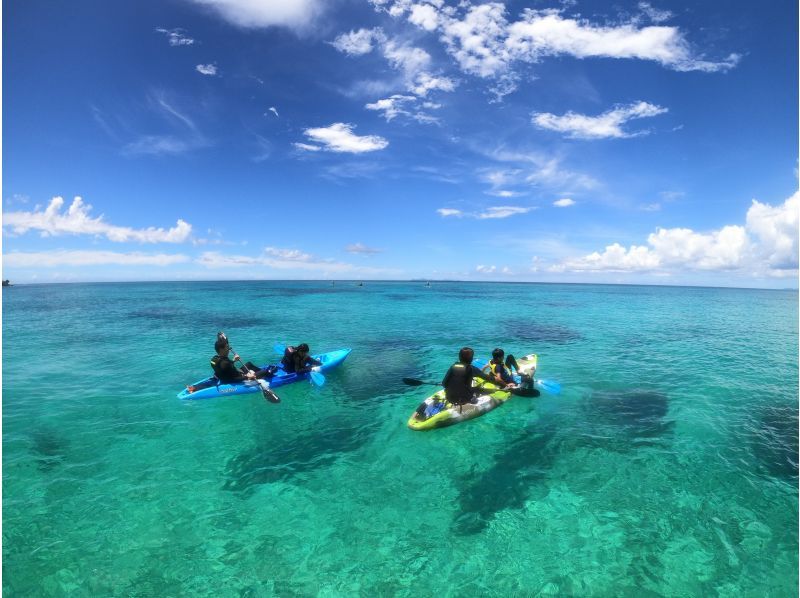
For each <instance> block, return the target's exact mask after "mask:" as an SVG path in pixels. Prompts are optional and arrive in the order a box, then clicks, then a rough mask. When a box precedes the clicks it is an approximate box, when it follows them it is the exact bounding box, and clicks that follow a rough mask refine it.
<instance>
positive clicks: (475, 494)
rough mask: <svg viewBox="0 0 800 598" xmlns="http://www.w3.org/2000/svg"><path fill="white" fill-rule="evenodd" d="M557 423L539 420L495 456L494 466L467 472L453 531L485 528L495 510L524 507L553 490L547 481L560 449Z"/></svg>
mask: <svg viewBox="0 0 800 598" xmlns="http://www.w3.org/2000/svg"><path fill="white" fill-rule="evenodd" d="M556 432H557V426H556V425H555V424H549V425H548V424H542V423H541V422H540V423H539V424H537V426H536V427H535V428H530V429H528V430H526V431H525V432H524V433H523V434H522V435H520V436H518V437H517V438H516V439H515V440H513V441H512V442H511V443H510V444H509V445H508V448H507V450H505V451H504V452H502V453H500V454H499V455H496V456H495V457H494V463H493V464H492V466H491V467H490V468H489V469H487V470H485V471H481V472H479V473H477V474H475V475H472V476H467V477H466V478H465V482H466V483H465V484H464V486H463V488H462V489H461V492H460V494H459V498H458V504H459V507H460V509H459V511H458V512H457V513H456V515H455V517H454V520H453V523H452V530H453V533H455V534H456V535H459V536H469V535H473V534H478V533H480V532H482V531H483V530H484V529H486V527H487V526H488V525H489V522H490V521H491V519H492V517H494V515H495V513H498V512H500V511H504V510H507V509H523V508H524V507H525V503H526V501H528V500H529V499H531V498H535V497H536V496H535V495H536V493H537V492H538V493H540V494H541V498H544V496H546V495H547V493H548V492H549V489H548V487H547V486H546V485H545V484H544V483H543V481H544V480H545V478H546V477H547V475H548V473H549V471H550V469H551V468H552V466H553V464H554V463H555V460H556V458H557V454H558V451H559V442H558V440H557V438H556Z"/></svg>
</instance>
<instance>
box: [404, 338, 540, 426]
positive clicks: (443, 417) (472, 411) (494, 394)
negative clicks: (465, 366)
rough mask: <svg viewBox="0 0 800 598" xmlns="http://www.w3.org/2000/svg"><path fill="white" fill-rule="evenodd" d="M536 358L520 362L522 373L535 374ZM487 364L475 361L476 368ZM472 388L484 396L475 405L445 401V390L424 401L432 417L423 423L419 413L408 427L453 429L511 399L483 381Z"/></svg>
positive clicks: (534, 393) (509, 394) (535, 393)
mask: <svg viewBox="0 0 800 598" xmlns="http://www.w3.org/2000/svg"><path fill="white" fill-rule="evenodd" d="M537 360H538V358H537V356H536V354H535V353H531V354H530V355H526V356H525V357H523V358H522V359H519V360H517V363H518V364H519V366H520V372H522V373H524V374H527V373H530V372H533V371H535V370H536V364H537ZM486 363H487V362H486V361H485V360H478V359H476V360H475V362H474V365H475V366H476V367H482V366H484V365H486ZM472 385H473V386H474V387H476V388H480V389H481V392H480V394H478V395H477V398H476V402H475V403H467V404H465V405H453V404H452V403H450V402H448V401H447V400H445V396H444V390H440V391H439V392H437V393H436V394H433V395H431V396H429V397H428V398H427V399H425V403H426V404H427V405H428V409H427V410H426V411H428V412H429V413H431V415H430V416H429V417H427V418H425V419H420V418H419V417H418V416H417V414H416V411H415V412H414V413H412V414H411V417H410V418H408V427H409V428H411V429H412V430H433V429H435V428H443V427H445V426H452V425H453V424H457V423H460V422H463V421H467V420H468V419H474V418H476V417H480V416H481V415H483V414H484V413H488V412H489V411H492V410H493V409H496V408H497V407H499V406H500V405H502V404H503V403H505V402H506V401H508V399H510V398H511V397H512V396H514V394H513V392H512V391H509V390H503V389H502V388H500V387H499V386H497V385H496V384H492V383H491V382H486V381H484V380H481V379H480V378H476V379H474V380H473V381H472ZM538 394H539V391H537V390H529V391H526V396H538Z"/></svg>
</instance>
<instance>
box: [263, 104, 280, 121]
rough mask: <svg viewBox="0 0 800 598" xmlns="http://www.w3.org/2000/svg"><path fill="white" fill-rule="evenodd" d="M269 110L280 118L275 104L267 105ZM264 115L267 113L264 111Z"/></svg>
mask: <svg viewBox="0 0 800 598" xmlns="http://www.w3.org/2000/svg"><path fill="white" fill-rule="evenodd" d="M269 112H272V114H274V115H275V116H276V117H278V118H280V115H279V114H278V109H277V108H275V106H270V107H269ZM266 115H267V113H266V112H265V113H264V116H266Z"/></svg>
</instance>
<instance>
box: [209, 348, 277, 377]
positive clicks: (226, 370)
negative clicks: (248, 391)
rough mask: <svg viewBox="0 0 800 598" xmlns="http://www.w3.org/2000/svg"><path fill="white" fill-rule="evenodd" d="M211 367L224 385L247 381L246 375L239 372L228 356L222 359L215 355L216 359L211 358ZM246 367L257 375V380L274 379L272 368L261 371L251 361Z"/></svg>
mask: <svg viewBox="0 0 800 598" xmlns="http://www.w3.org/2000/svg"><path fill="white" fill-rule="evenodd" d="M211 367H212V368H213V370H214V375H215V376H216V377H217V378H218V379H219V381H220V382H222V383H223V384H233V383H236V382H243V381H244V380H247V376H246V375H245V373H244V372H242V371H241V370H239V369H238V368H237V367H236V365H235V364H234V363H233V361H231V360H230V358H229V357H228V356H225V357H222V356H220V355H214V357H212V358H211ZM245 367H246V368H247V369H248V370H252V371H254V372H255V373H256V378H272V375H273V370H271V369H270V368H266V369H263V370H260V369H258V367H256V366H255V365H253V364H252V363H250V362H249V361H248V362H247V363H246V364H245Z"/></svg>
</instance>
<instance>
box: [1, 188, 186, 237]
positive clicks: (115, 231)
mask: <svg viewBox="0 0 800 598" xmlns="http://www.w3.org/2000/svg"><path fill="white" fill-rule="evenodd" d="M63 205H64V199H63V198H62V197H54V198H53V199H52V200H51V201H50V204H49V205H48V206H47V209H45V210H44V211H40V210H35V211H33V212H6V213H5V214H4V215H3V228H9V229H11V231H12V232H13V233H15V234H24V233H26V232H28V231H30V230H38V231H40V232H41V235H42V236H45V237H46V236H56V235H62V234H73V235H95V236H102V237H106V238H107V239H108V240H110V241H114V242H116V243H124V242H137V243H183V242H185V241H186V240H187V239H189V236H190V235H191V233H192V225H191V224H188V223H187V222H184V221H183V220H178V222H177V224H176V225H175V226H174V227H173V228H170V229H163V228H154V227H149V228H145V229H134V228H130V227H126V226H116V225H113V224H109V223H107V222H105V221H104V220H103V216H102V215H101V216H98V217H97V218H91V217H90V216H89V212H90V211H91V209H92V207H91V206H89V205H86V204H84V203H83V200H82V199H81V198H80V197H75V199H74V200H73V201H72V204H71V205H70V207H69V208H68V209H67V210H66V212H62V211H61V208H62V207H63Z"/></svg>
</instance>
